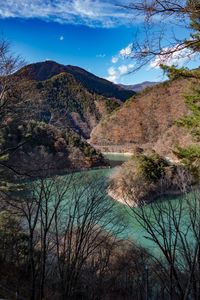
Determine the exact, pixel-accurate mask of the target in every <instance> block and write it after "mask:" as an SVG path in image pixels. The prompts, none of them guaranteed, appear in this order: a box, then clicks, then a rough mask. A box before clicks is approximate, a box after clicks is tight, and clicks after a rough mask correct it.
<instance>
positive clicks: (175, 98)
mask: <svg viewBox="0 0 200 300" xmlns="http://www.w3.org/2000/svg"><path fill="white" fill-rule="evenodd" d="M190 89H191V82H190V81H189V80H188V79H177V80H174V81H168V82H165V83H162V84H159V85H157V86H156V87H151V88H150V89H147V90H146V91H144V92H143V93H141V94H139V95H137V96H135V97H133V98H131V99H130V100H129V101H127V102H126V103H125V104H124V105H123V106H122V107H121V108H120V109H118V110H116V111H114V112H113V113H112V114H111V115H109V116H107V117H105V118H104V119H102V121H101V122H100V123H99V124H98V125H97V126H96V128H94V129H93V131H92V133H91V140H90V142H91V144H92V145H94V146H95V147H96V148H98V149H101V150H102V151H112V152H132V153H134V152H135V151H137V150H142V149H143V150H146V149H152V148H153V149H155V150H156V151H157V152H158V153H159V154H161V155H165V156H170V157H174V156H173V148H174V147H175V146H176V145H178V144H179V145H180V146H186V145H188V144H189V143H192V138H191V136H190V135H189V133H187V131H186V130H185V129H184V128H182V127H178V126H177V125H176V124H175V121H176V120H177V119H178V118H180V117H182V116H184V115H186V114H188V113H190V112H189V111H188V108H187V106H186V103H185V97H184V95H185V94H186V93H187V92H188V91H189V90H190ZM141 148H142V149H141Z"/></svg>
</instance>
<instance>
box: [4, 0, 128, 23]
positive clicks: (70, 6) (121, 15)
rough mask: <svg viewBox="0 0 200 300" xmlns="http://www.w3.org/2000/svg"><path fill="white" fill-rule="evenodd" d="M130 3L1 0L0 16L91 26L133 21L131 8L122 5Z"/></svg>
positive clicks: (122, 0) (110, 0)
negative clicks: (124, 7) (127, 8)
mask: <svg viewBox="0 0 200 300" xmlns="http://www.w3.org/2000/svg"><path fill="white" fill-rule="evenodd" d="M128 3H129V0H57V1H52V0H31V1H30V0H23V1H21V0H6V1H1V6H0V18H12V17H19V18H24V19H28V18H39V19H43V20H46V21H54V22H59V23H72V24H84V25H87V26H91V27H97V26H100V27H114V26H119V25H122V24H127V25H130V24H132V22H133V20H132V12H131V10H126V9H123V8H122V7H120V6H119V4H123V5H125V4H128Z"/></svg>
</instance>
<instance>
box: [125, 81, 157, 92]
mask: <svg viewBox="0 0 200 300" xmlns="http://www.w3.org/2000/svg"><path fill="white" fill-rule="evenodd" d="M156 84H159V82H155V81H144V82H141V83H137V84H131V85H125V84H119V86H120V87H122V88H124V89H125V90H131V91H134V92H136V93H139V92H142V91H143V90H145V89H146V88H147V87H151V86H154V85H156Z"/></svg>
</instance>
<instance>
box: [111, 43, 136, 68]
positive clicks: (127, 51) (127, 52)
mask: <svg viewBox="0 0 200 300" xmlns="http://www.w3.org/2000/svg"><path fill="white" fill-rule="evenodd" d="M132 53H133V44H132V43H131V44H129V45H128V46H127V47H125V48H123V49H121V50H120V51H119V52H118V54H117V55H115V56H113V57H112V59H111V62H112V63H113V64H116V63H118V62H119V61H120V60H123V59H125V58H131V57H132Z"/></svg>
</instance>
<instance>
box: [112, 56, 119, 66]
mask: <svg viewBox="0 0 200 300" xmlns="http://www.w3.org/2000/svg"><path fill="white" fill-rule="evenodd" d="M118 60H119V57H117V56H113V57H112V60H111V61H112V63H113V64H116V63H117V62H118Z"/></svg>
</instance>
